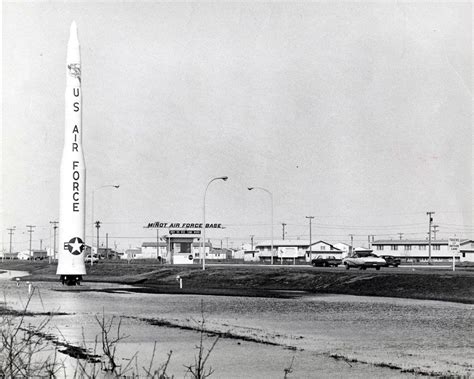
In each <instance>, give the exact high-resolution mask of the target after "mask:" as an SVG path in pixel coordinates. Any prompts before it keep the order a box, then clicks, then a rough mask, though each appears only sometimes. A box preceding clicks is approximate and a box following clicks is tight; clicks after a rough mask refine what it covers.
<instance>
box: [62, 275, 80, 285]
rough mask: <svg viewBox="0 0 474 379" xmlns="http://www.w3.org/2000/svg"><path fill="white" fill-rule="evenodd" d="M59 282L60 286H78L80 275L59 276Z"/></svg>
mask: <svg viewBox="0 0 474 379" xmlns="http://www.w3.org/2000/svg"><path fill="white" fill-rule="evenodd" d="M59 280H60V281H61V283H62V285H67V286H80V285H81V281H82V275H61V276H60V278H59Z"/></svg>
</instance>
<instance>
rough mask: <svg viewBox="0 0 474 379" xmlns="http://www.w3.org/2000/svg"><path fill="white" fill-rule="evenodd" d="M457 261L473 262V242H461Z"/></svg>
mask: <svg viewBox="0 0 474 379" xmlns="http://www.w3.org/2000/svg"><path fill="white" fill-rule="evenodd" d="M459 260H460V261H461V262H474V240H463V241H461V243H460V249H459Z"/></svg>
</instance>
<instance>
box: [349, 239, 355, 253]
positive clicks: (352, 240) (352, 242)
mask: <svg viewBox="0 0 474 379" xmlns="http://www.w3.org/2000/svg"><path fill="white" fill-rule="evenodd" d="M349 235H350V236H351V248H350V255H352V252H353V251H354V235H353V234H349Z"/></svg>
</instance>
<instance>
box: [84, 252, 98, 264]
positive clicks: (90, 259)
mask: <svg viewBox="0 0 474 379" xmlns="http://www.w3.org/2000/svg"><path fill="white" fill-rule="evenodd" d="M84 262H86V263H96V262H99V257H98V256H97V254H94V255H90V254H87V256H86V258H85V259H84Z"/></svg>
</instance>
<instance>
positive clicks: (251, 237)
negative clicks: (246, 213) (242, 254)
mask: <svg viewBox="0 0 474 379" xmlns="http://www.w3.org/2000/svg"><path fill="white" fill-rule="evenodd" d="M253 237H255V236H254V235H251V236H250V246H251V248H250V250H252V251H253Z"/></svg>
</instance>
